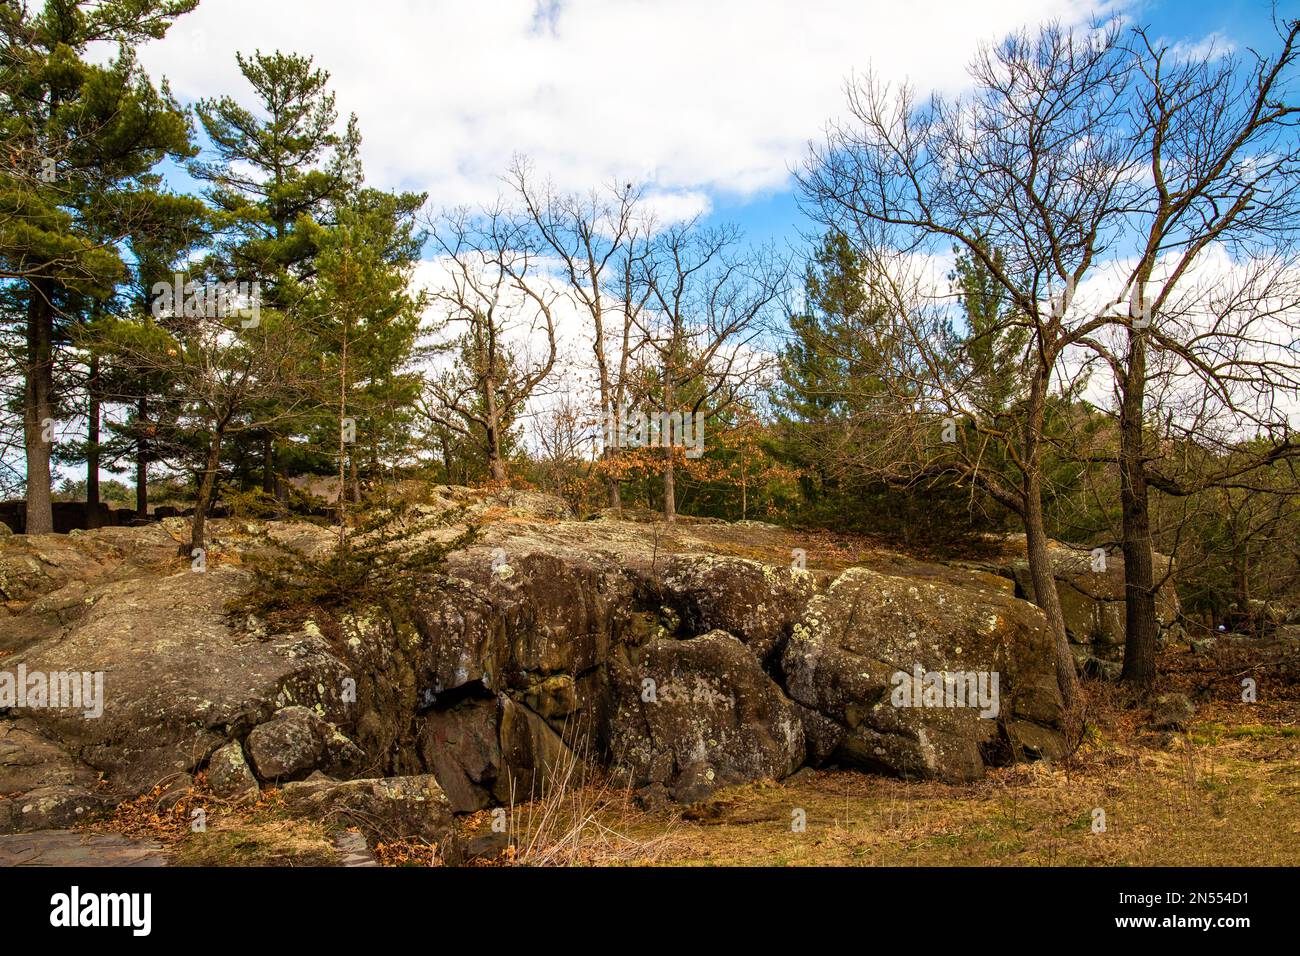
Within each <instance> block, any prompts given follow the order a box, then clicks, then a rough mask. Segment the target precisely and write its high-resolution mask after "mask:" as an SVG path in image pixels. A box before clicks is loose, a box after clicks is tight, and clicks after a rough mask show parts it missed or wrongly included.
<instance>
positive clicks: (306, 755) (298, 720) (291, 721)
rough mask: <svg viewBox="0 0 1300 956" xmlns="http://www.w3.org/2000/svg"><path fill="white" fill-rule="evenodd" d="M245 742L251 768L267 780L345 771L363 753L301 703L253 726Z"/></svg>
mask: <svg viewBox="0 0 1300 956" xmlns="http://www.w3.org/2000/svg"><path fill="white" fill-rule="evenodd" d="M245 743H246V746H247V748H248V756H249V759H250V760H251V762H252V765H253V769H254V770H255V771H256V773H257V776H258V777H259V778H260V779H262V780H263V781H265V782H267V783H273V782H278V781H281V780H293V779H295V778H298V777H303V776H306V775H307V774H309V773H311V772H312V771H314V770H321V771H324V772H326V773H331V774H344V775H347V774H348V773H349V772H350V771H352V770H354V769H355V768H356V767H357V766H359V765H360V763H361V761H362V759H363V758H364V756H365V754H364V753H363V752H362V751H361V749H360V748H359V747H357V745H356V744H354V743H353V742H352V741H351V740H349V739H348V738H347V736H345V735H344V734H343V733H342V732H341V731H340V730H339V729H338V728H337V727H335V726H334V725H333V724H331V723H330V722H329V721H327V720H325V719H323V718H322V717H321V716H320V715H319V714H317V713H316V712H315V711H314V710H312V709H311V708H308V707H302V706H292V707H284V708H281V709H280V710H277V711H276V712H275V714H274V715H273V716H272V717H271V719H270V720H268V721H266V722H265V723H261V724H258V725H257V726H256V727H254V728H253V730H252V732H251V733H249V735H248V740H247V741H246V742H245Z"/></svg>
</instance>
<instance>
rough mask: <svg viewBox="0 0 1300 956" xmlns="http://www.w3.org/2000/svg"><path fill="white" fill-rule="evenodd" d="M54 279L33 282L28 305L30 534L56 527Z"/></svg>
mask: <svg viewBox="0 0 1300 956" xmlns="http://www.w3.org/2000/svg"><path fill="white" fill-rule="evenodd" d="M52 291H53V283H52V282H50V281H49V280H48V279H37V280H35V281H33V282H32V283H31V299H30V300H29V302H28V305H27V370H26V371H27V374H26V376H25V381H24V388H23V445H24V449H25V451H26V456H27V492H26V495H27V526H26V529H25V530H26V532H27V533H28V534H51V533H52V532H53V531H54V508H53V504H52V496H51V492H52V488H51V475H50V454H51V451H52V450H53V445H54V442H53V438H54V431H53V428H54V311H53V305H52V304H51V302H50V295H51V293H52Z"/></svg>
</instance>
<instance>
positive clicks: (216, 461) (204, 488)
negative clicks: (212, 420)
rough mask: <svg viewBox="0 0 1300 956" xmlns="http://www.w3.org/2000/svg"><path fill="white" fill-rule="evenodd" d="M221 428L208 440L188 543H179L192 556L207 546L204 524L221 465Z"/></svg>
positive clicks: (182, 550)
mask: <svg viewBox="0 0 1300 956" xmlns="http://www.w3.org/2000/svg"><path fill="white" fill-rule="evenodd" d="M221 437H222V436H221V430H220V429H217V430H215V431H214V432H213V433H212V439H211V440H210V441H209V442H208V460H207V463H206V465H205V466H204V469H203V480H202V481H201V482H199V500H198V501H196V502H195V503H194V520H193V521H192V522H191V523H190V544H189V547H188V548H186V547H185V545H181V554H184V555H186V556H187V557H192V556H193V554H194V551H195V550H196V549H200V548H205V547H207V538H206V525H207V518H208V509H209V508H211V507H212V496H213V491H214V489H215V488H216V486H217V469H218V468H220V467H221Z"/></svg>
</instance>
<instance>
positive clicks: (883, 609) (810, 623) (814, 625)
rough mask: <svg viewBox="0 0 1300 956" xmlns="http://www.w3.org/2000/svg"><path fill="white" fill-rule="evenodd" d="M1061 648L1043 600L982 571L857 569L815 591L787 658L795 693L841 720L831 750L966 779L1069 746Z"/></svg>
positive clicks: (865, 763)
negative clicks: (956, 577) (1036, 603)
mask: <svg viewBox="0 0 1300 956" xmlns="http://www.w3.org/2000/svg"><path fill="white" fill-rule="evenodd" d="M1051 648H1052V638H1051V631H1050V629H1049V627H1048V624H1047V619H1046V617H1045V616H1044V615H1043V613H1042V612H1041V611H1040V610H1038V609H1037V608H1035V607H1033V606H1031V605H1029V604H1027V603H1025V602H1024V601H1020V600H1017V599H1016V598H1013V597H1009V596H1008V595H1007V594H1005V593H1004V592H999V591H997V590H994V589H988V588H985V587H983V586H981V584H980V583H979V582H978V580H977V579H975V578H972V579H971V584H970V586H967V587H963V586H961V585H959V584H954V583H951V582H950V581H945V580H940V579H937V578H931V579H921V578H912V577H895V576H892V575H888V574H882V573H880V572H878V571H873V570H870V569H868V568H850V569H849V570H848V571H846V572H844V573H843V574H842V575H840V577H839V578H838V579H837V580H836V581H835V582H834V583H833V584H832V585H831V587H830V588H829V589H828V590H827V591H826V593H824V594H820V595H818V596H817V597H816V598H814V599H813V601H812V603H811V604H810V605H809V607H808V611H807V613H806V614H805V615H804V617H803V620H802V621H800V623H799V624H797V625H796V626H795V629H794V634H793V635H792V636H791V638H790V641H789V642H788V643H787V645H786V647H785V651H784V654H783V657H782V661H781V664H782V669H783V671H784V674H785V681H786V684H785V686H786V690H787V691H788V693H789V694H790V695H791V696H792V697H793V698H794V699H795V700H796V701H798V702H799V703H800V704H803V705H804V706H805V707H807V708H808V709H809V710H812V711H814V712H815V713H816V714H818V715H820V717H821V718H823V719H829V720H831V721H833V722H834V723H835V724H836V725H837V726H838V727H839V728H840V729H841V733H842V736H841V737H840V739H839V741H838V742H837V743H836V745H835V746H834V749H833V751H832V752H831V754H830V758H831V759H833V760H836V761H838V762H842V763H846V764H850V765H854V766H858V767H862V768H865V769H873V770H884V771H887V772H890V773H896V774H900V775H903V776H911V777H924V778H938V779H941V780H947V781H964V780H973V779H976V778H978V777H979V776H981V775H982V774H983V772H984V768H985V766H986V765H990V764H997V763H1005V762H1007V761H1009V760H1011V759H1014V758H1015V757H1017V756H1021V755H1024V756H1048V757H1057V756H1060V755H1061V754H1063V753H1064V752H1065V750H1066V742H1065V736H1064V732H1063V731H1064V728H1063V719H1064V713H1063V708H1062V704H1061V697H1060V691H1059V690H1058V689H1057V684H1056V676H1055V670H1054V667H1053V664H1052V653H1051ZM817 733H818V735H819V737H821V738H823V739H825V737H826V736H827V733H828V732H827V729H826V728H825V727H824V725H823V726H822V727H821V728H820V729H819V730H818V731H817Z"/></svg>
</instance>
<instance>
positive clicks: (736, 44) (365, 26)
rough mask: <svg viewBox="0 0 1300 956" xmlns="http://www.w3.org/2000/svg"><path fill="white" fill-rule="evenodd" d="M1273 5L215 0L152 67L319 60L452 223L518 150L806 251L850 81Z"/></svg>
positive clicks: (581, 177) (571, 179)
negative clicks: (797, 182)
mask: <svg viewBox="0 0 1300 956" xmlns="http://www.w3.org/2000/svg"><path fill="white" fill-rule="evenodd" d="M1298 9H1300V0H1291V2H1290V3H1285V4H1280V5H1279V6H1278V10H1279V12H1280V13H1282V14H1284V15H1287V14H1289V15H1294V14H1295V12H1296V11H1297V10H1298ZM1270 10H1271V5H1270V3H1269V2H1268V0H1226V2H1222V0H1221V2H1215V3H1211V2H1205V0H1191V2H1187V0H1182V2H1180V0H1145V2H1143V0H1138V2H1124V0H977V2H972V0H955V2H950V0H908V2H902V3H900V2H898V0H798V2H796V0H483V2H473V3H471V2H466V0H459V2H447V0H368V2H365V3H358V2H356V0H274V2H268V0H202V2H201V3H200V4H199V7H198V9H197V10H196V11H195V12H193V13H190V14H187V15H186V16H184V17H182V18H181V19H180V20H179V21H178V22H177V23H176V25H175V26H174V27H173V28H172V30H171V32H170V33H169V34H168V35H167V37H166V38H164V39H163V40H160V41H156V42H151V43H149V44H148V45H146V46H145V47H144V48H143V49H142V51H141V55H140V56H141V61H142V62H143V64H144V65H145V67H146V68H147V69H148V70H149V71H150V73H151V74H152V75H153V76H154V78H155V79H160V78H162V77H166V78H167V80H168V82H169V83H170V84H171V88H172V91H173V93H174V94H175V95H176V96H177V97H178V98H179V99H180V100H181V101H182V102H183V103H186V104H191V103H193V102H195V101H196V100H198V99H200V98H202V97H210V96H217V95H221V94H227V93H228V94H231V95H233V96H235V97H236V98H237V99H242V100H244V101H245V102H246V101H247V95H248V93H247V90H248V88H247V84H246V83H245V81H244V80H243V78H242V77H241V76H240V75H239V72H238V67H237V65H236V63H235V53H236V52H237V51H243V52H251V51H253V50H256V49H260V50H262V51H264V52H269V51H271V50H275V49H280V50H284V51H292V52H297V53H306V54H310V55H312V56H313V57H314V58H315V60H316V63H317V65H319V66H320V67H322V68H324V69H326V70H328V71H329V72H330V74H331V76H332V86H333V89H334V91H335V93H336V96H337V100H338V107H339V111H340V113H341V114H342V115H343V116H346V115H347V114H348V113H356V114H357V116H358V117H359V119H360V124H361V131H362V135H363V148H362V159H363V161H364V164H365V169H366V174H367V179H368V181H369V183H370V184H371V185H374V186H378V187H381V188H388V189H406V190H415V191H422V192H427V193H428V194H429V196H430V201H431V203H433V204H434V205H436V206H456V205H461V204H468V205H474V204H477V203H481V202H485V201H489V200H491V199H492V198H493V197H495V196H496V194H497V193H498V192H499V191H500V190H501V183H500V176H501V175H502V173H503V172H504V171H505V168H506V166H507V165H508V164H509V162H510V161H511V159H512V157H513V156H515V155H523V156H527V157H529V158H530V160H531V161H532V162H533V164H534V166H535V168H536V169H537V171H538V173H539V174H541V175H543V176H546V177H549V178H550V179H552V180H553V181H554V183H555V185H556V186H557V187H559V188H561V189H564V190H570V189H572V190H584V191H585V190H587V189H590V188H592V187H594V186H598V185H601V184H605V183H609V182H612V181H617V182H635V183H638V184H641V185H643V186H644V187H645V189H646V190H647V193H648V196H649V198H650V201H651V202H652V203H653V204H654V207H655V209H656V211H657V215H658V217H659V218H660V220H661V221H664V220H670V219H673V218H684V217H686V216H689V215H692V214H695V213H700V214H703V215H704V216H706V217H707V219H708V220H709V221H711V222H730V223H736V224H738V225H739V226H741V227H742V228H743V229H744V230H745V233H746V236H747V237H748V239H749V240H751V241H758V242H769V241H770V242H772V243H775V244H777V245H778V246H789V247H797V246H798V245H799V243H800V240H801V237H802V236H805V235H807V234H808V232H809V230H810V229H811V228H812V227H811V223H810V222H809V221H808V220H807V219H806V218H805V217H804V216H803V215H802V214H801V212H800V210H799V208H798V203H797V198H796V195H795V192H794V190H793V184H792V175H791V173H792V170H794V169H795V168H797V166H798V164H799V163H800V160H801V159H802V157H803V155H804V153H805V151H806V149H807V144H808V142H809V141H810V140H811V139H815V138H816V137H817V136H818V134H819V132H820V131H821V130H822V129H823V128H824V126H825V124H826V122H827V121H828V120H829V119H831V118H832V117H834V116H836V115H837V114H838V113H839V111H840V110H841V109H842V103H843V85H844V82H845V79H846V78H847V77H849V76H850V75H852V74H853V73H855V72H858V73H861V72H864V71H867V70H874V71H876V72H878V73H880V74H882V75H884V76H885V77H887V78H888V79H890V80H892V81H896V82H903V81H906V82H909V83H912V84H913V85H915V86H916V87H917V88H918V89H921V90H938V91H942V92H948V93H955V92H959V91H960V90H961V89H962V88H963V87H964V85H965V80H966V74H965V64H966V62H967V61H968V60H969V58H970V56H971V54H972V53H973V52H974V51H975V49H976V48H977V45H978V44H979V43H981V42H985V41H993V40H996V39H998V38H999V37H1000V36H1002V35H1004V34H1005V33H1007V32H1008V31H1011V30H1014V29H1017V28H1020V27H1025V26H1030V27H1032V26H1034V25H1037V24H1039V23H1042V22H1044V21H1047V20H1053V19H1055V20H1060V21H1062V22H1064V23H1067V24H1070V23H1086V22H1087V21H1089V20H1090V19H1093V18H1096V17H1102V16H1106V15H1108V14H1118V15H1120V16H1122V17H1124V18H1126V19H1127V20H1128V21H1129V22H1131V23H1133V24H1142V25H1147V26H1150V27H1151V28H1152V29H1153V31H1154V32H1155V33H1156V34H1157V35H1159V36H1163V37H1167V38H1169V39H1170V40H1171V41H1175V42H1177V41H1181V42H1184V43H1189V44H1190V43H1201V42H1204V41H1206V40H1207V39H1213V41H1214V42H1216V43H1218V44H1220V45H1222V46H1228V47H1232V48H1234V49H1238V50H1240V49H1244V48H1246V47H1250V46H1252V45H1255V46H1260V45H1264V46H1267V45H1268V42H1269V39H1270V36H1271V25H1270V22H1269V21H1270ZM169 178H170V179H171V181H172V183H173V184H174V186H175V187H176V188H185V187H186V186H187V185H190V184H189V183H187V181H186V180H187V177H185V176H184V175H183V174H179V173H177V172H175V171H173V173H172V174H171V175H170V177H169Z"/></svg>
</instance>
